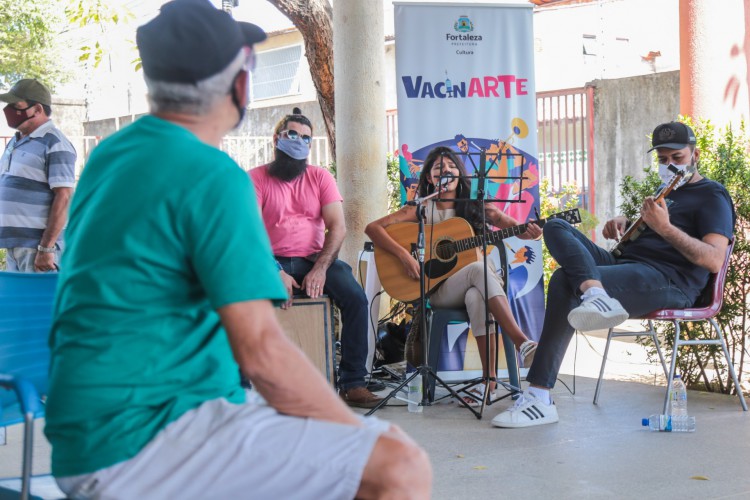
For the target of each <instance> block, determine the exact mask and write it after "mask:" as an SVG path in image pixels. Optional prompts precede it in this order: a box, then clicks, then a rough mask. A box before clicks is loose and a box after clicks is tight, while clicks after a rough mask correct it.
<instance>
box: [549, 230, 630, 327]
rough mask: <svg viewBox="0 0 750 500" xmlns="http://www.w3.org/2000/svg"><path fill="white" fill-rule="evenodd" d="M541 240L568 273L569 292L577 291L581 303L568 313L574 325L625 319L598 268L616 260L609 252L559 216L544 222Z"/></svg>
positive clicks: (604, 324) (599, 324)
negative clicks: (605, 285)
mask: <svg viewBox="0 0 750 500" xmlns="http://www.w3.org/2000/svg"><path fill="white" fill-rule="evenodd" d="M544 241H545V243H546V244H547V248H549V251H550V254H551V255H552V257H553V258H554V259H555V260H556V261H557V262H558V264H560V267H561V268H562V269H563V271H564V272H565V274H566V275H567V276H568V281H569V282H570V284H571V286H572V289H573V292H574V293H575V294H581V295H580V296H581V304H580V305H579V306H578V307H575V308H574V309H572V310H571V311H570V313H569V314H568V321H569V322H570V324H571V325H572V326H573V327H574V328H576V329H577V330H581V331H589V330H599V329H604V328H611V327H613V326H616V325H619V324H620V323H622V322H623V321H625V320H626V319H628V313H627V312H626V310H625V308H623V306H622V304H620V302H618V301H617V299H614V298H612V297H611V296H610V295H609V294H608V293H607V291H606V289H605V288H604V286H603V284H602V277H601V273H600V272H599V266H611V265H614V264H617V260H616V259H615V258H614V257H613V256H612V254H610V253H609V252H608V251H606V250H604V249H603V248H601V247H599V246H598V245H595V244H594V242H592V241H591V240H589V239H588V238H587V237H586V236H585V235H584V234H583V233H581V232H580V231H578V230H577V229H575V228H573V227H572V226H571V225H570V224H568V223H567V222H565V221H563V220H557V219H556V220H553V221H550V223H549V224H547V225H545V227H544Z"/></svg>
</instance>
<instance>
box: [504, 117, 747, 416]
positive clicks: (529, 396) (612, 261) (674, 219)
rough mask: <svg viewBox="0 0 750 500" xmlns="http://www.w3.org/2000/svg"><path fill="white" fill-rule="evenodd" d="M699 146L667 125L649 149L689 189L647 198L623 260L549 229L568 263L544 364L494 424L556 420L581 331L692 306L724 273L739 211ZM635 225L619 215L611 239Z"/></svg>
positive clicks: (563, 227) (622, 249)
mask: <svg viewBox="0 0 750 500" xmlns="http://www.w3.org/2000/svg"><path fill="white" fill-rule="evenodd" d="M695 144H696V140H695V134H694V133H693V131H692V130H691V129H690V127H688V126H687V125H685V124H683V123H679V122H671V123H664V124H662V125H659V126H657V127H656V129H654V132H653V136H652V140H651V145H652V146H653V147H652V148H651V149H650V150H649V151H653V150H656V154H657V157H658V160H659V176H660V177H661V178H662V180H663V181H664V183H665V184H670V185H671V184H673V183H672V182H671V180H672V177H673V174H672V173H671V172H673V171H674V170H678V171H681V173H680V175H681V177H682V181H684V184H682V185H680V184H681V182H678V183H674V187H675V189H674V190H672V191H670V192H669V194H668V195H666V196H664V197H662V196H656V197H648V198H646V199H645V200H644V201H643V206H642V207H641V217H640V219H639V223H640V222H642V223H644V224H645V225H646V228H645V229H644V230H643V231H642V232H641V233H640V235H639V236H638V237H637V238H635V239H631V240H630V241H629V242H628V243H627V244H624V245H618V251H617V252H615V254H617V255H615V254H613V253H610V252H608V251H607V250H605V249H603V248H601V247H598V246H597V245H595V244H594V243H593V242H592V241H591V240H589V239H588V238H587V237H586V236H584V235H583V234H581V232H579V231H578V230H576V229H574V228H573V227H571V226H570V224H567V223H566V222H565V221H563V220H558V219H556V220H551V221H549V222H548V223H547V224H546V225H545V226H544V241H545V243H546V244H547V248H548V249H549V251H550V254H551V255H552V257H554V258H555V260H556V261H557V262H558V264H559V265H560V267H559V268H558V269H557V270H556V271H555V273H554V274H553V275H552V278H551V279H550V282H549V289H548V290H549V291H548V297H547V309H546V312H545V316H544V326H543V327H542V335H541V338H540V340H539V346H538V348H537V352H536V361H535V362H534V364H533V365H532V367H531V369H530V370H529V373H528V375H527V377H526V379H527V380H528V381H529V383H530V386H529V388H528V389H527V390H526V391H524V394H523V396H522V397H521V398H519V399H518V400H517V401H516V404H515V406H514V407H512V408H511V409H509V410H507V411H505V412H503V413H501V414H499V415H497V416H496V417H495V418H494V419H493V421H492V423H493V425H495V426H497V427H528V426H532V425H541V424H548V423H553V422H557V420H558V415H557V409H556V408H555V405H554V403H553V402H552V399H551V397H550V393H549V391H550V389H551V388H552V387H554V384H555V380H556V378H557V374H558V372H559V369H560V364H561V362H562V359H563V356H564V355H565V351H566V349H567V347H568V344H569V343H570V340H571V338H572V337H573V332H574V331H575V330H581V331H587V330H597V329H608V328H611V327H614V326H616V325H618V324H620V323H622V322H623V321H625V320H626V319H627V318H628V317H629V316H633V317H640V316H642V315H644V314H647V313H649V312H651V311H654V310H657V309H663V308H685V307H690V306H692V305H693V304H694V303H695V301H696V299H697V298H698V297H699V296H700V294H701V291H702V290H703V288H704V287H705V286H706V284H707V283H708V279H709V275H710V274H711V273H716V272H718V271H719V270H720V268H721V266H722V264H723V262H724V257H725V254H726V249H727V246H728V244H729V241H730V238H731V237H732V233H733V231H734V223H735V214H734V207H733V204H732V200H731V198H730V196H729V193H728V192H727V190H726V189H725V188H724V186H722V185H721V184H719V183H717V182H714V181H712V180H709V179H706V178H704V177H702V176H701V175H700V174H698V173H697V171H696V170H695V168H696V164H697V162H698V158H699V150H698V149H696V147H695ZM683 172H684V173H683ZM668 202H669V203H668ZM667 207H669V208H667ZM626 226H627V220H626V218H625V217H622V216H620V217H615V218H614V219H612V220H610V221H608V222H607V223H606V225H605V226H604V229H603V231H602V234H603V235H604V237H605V238H608V239H618V238H620V237H621V236H622V235H623V234H624V233H625V232H626V229H627V227H626Z"/></svg>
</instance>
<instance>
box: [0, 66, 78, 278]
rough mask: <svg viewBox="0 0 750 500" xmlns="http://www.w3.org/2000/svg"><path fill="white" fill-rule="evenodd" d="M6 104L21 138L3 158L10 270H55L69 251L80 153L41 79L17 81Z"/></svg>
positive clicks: (3, 240)
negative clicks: (58, 121) (66, 239)
mask: <svg viewBox="0 0 750 500" xmlns="http://www.w3.org/2000/svg"><path fill="white" fill-rule="evenodd" d="M0 101H3V102H6V103H8V105H7V106H5V108H3V112H4V113H5V119H6V120H7V122H8V126H9V127H10V128H13V129H16V130H17V132H16V134H15V136H14V137H13V138H12V139H11V140H10V141H9V142H8V144H7V146H6V148H5V151H4V152H3V155H2V157H1V158H0V248H5V249H7V257H6V262H7V269H8V270H9V271H20V272H26V273H32V272H35V271H36V272H47V271H54V270H56V269H57V268H58V263H59V261H60V253H61V252H62V250H63V245H64V243H63V233H64V229H65V225H66V223H67V219H68V205H69V204H70V197H71V195H72V194H73V186H74V185H75V162H76V151H75V148H74V147H73V145H72V144H71V143H70V141H69V140H68V139H67V138H66V137H65V136H64V135H63V133H62V132H61V131H60V129H58V128H57V127H56V126H55V124H54V123H52V120H50V115H51V114H52V108H51V107H50V106H51V104H52V98H51V96H50V92H49V90H48V89H47V87H45V86H44V85H42V84H41V83H39V82H38V81H37V80H32V79H24V80H20V81H19V82H17V83H16V84H15V85H13V87H12V88H11V89H10V91H8V92H7V93H5V94H0Z"/></svg>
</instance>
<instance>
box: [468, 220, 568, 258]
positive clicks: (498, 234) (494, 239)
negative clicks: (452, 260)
mask: <svg viewBox="0 0 750 500" xmlns="http://www.w3.org/2000/svg"><path fill="white" fill-rule="evenodd" d="M554 218H555V217H554V216H551V217H548V218H547V219H539V220H535V221H532V222H534V223H535V224H536V225H538V226H539V227H542V226H544V223H545V222H547V221H548V220H549V219H554ZM529 224H530V222H527V223H525V224H519V225H517V226H512V227H506V228H505V229H500V230H498V231H492V232H490V233H487V237H486V241H487V244H492V243H498V242H500V241H502V240H504V239H505V238H510V237H511V236H518V235H519V234H523V233H525V232H526V230H527V229H528V228H529ZM454 243H455V245H456V249H457V250H458V251H459V252H463V251H465V250H470V249H472V248H477V247H480V246H482V235H477V236H472V237H470V238H464V239H462V240H457V241H455V242H454Z"/></svg>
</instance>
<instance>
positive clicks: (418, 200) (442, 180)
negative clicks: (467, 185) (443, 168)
mask: <svg viewBox="0 0 750 500" xmlns="http://www.w3.org/2000/svg"><path fill="white" fill-rule="evenodd" d="M455 178H456V176H455V175H453V174H452V173H450V172H448V173H447V174H445V175H443V176H441V177H440V183H439V184H438V186H437V189H436V190H435V191H434V192H433V193H432V194H428V195H427V196H422V197H421V198H414V199H413V200H411V201H407V202H406V204H407V205H410V206H418V205H421V204H422V203H424V202H425V201H427V200H429V199H430V198H434V197H435V196H437V195H439V194H440V193H442V192H443V188H444V187H445V186H447V185H448V184H449V183H450V182H451V181H452V180H453V179H455Z"/></svg>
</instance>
